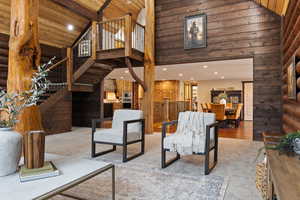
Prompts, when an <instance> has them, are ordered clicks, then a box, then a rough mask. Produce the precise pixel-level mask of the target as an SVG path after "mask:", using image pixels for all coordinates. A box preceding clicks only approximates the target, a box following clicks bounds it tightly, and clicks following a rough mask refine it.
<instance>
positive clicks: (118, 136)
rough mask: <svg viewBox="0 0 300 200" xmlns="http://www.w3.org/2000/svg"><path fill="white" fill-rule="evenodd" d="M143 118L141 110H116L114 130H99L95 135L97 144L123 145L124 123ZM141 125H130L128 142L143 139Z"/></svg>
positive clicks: (113, 123)
mask: <svg viewBox="0 0 300 200" xmlns="http://www.w3.org/2000/svg"><path fill="white" fill-rule="evenodd" d="M142 118H143V112H142V111H141V110H125V109H124V110H116V111H115V112H114V116H113V122H112V128H110V129H97V130H96V132H95V133H94V141H95V142H107V143H117V144H122V143H123V122H124V121H129V120H138V119H142ZM141 136H142V125H141V123H139V122H137V123H132V124H128V130H127V142H132V141H135V140H139V139H141Z"/></svg>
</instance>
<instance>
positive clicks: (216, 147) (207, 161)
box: [204, 144, 218, 175]
mask: <svg viewBox="0 0 300 200" xmlns="http://www.w3.org/2000/svg"><path fill="white" fill-rule="evenodd" d="M212 150H214V163H213V165H212V166H211V167H209V153H210V151H212ZM217 162H218V145H217V144H216V145H215V146H214V148H212V149H210V150H209V149H207V150H206V153H205V167H204V168H205V169H204V170H205V171H204V174H205V175H208V174H210V172H211V171H212V170H213V169H214V168H215V166H216V165H217Z"/></svg>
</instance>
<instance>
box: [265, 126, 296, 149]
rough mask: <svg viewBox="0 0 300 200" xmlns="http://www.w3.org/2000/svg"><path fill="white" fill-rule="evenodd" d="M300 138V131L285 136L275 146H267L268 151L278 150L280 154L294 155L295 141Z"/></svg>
mask: <svg viewBox="0 0 300 200" xmlns="http://www.w3.org/2000/svg"><path fill="white" fill-rule="evenodd" d="M297 138H300V131H297V132H295V133H290V134H287V135H286V136H284V137H283V138H282V139H281V140H280V143H279V144H277V145H275V146H267V147H266V148H267V149H274V150H278V151H279V152H280V153H285V154H288V155H291V154H293V153H294V145H295V139H297Z"/></svg>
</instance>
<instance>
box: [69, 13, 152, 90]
mask: <svg viewBox="0 0 300 200" xmlns="http://www.w3.org/2000/svg"><path fill="white" fill-rule="evenodd" d="M144 32H145V30H144V27H143V26H142V25H140V24H138V23H136V22H134V21H133V20H132V17H131V15H126V16H124V17H120V18H116V19H112V20H104V21H101V22H96V21H93V22H92V23H91V27H90V28H88V29H87V31H86V33H84V34H82V36H81V37H80V38H79V39H78V40H77V42H76V43H75V44H74V45H73V46H72V47H71V48H68V50H67V57H68V59H67V82H68V89H69V91H72V90H73V91H74V90H75V87H74V85H75V84H77V88H78V84H80V83H83V84H85V86H86V84H87V81H86V80H87V77H88V76H89V75H90V76H93V75H94V77H95V76H96V75H97V73H96V74H93V73H92V71H99V70H100V71H101V70H103V72H104V73H103V74H101V73H100V74H99V82H100V81H101V80H100V79H103V78H104V77H102V76H106V75H107V74H108V73H109V72H110V71H112V70H113V68H114V67H116V66H120V65H119V64H118V63H119V62H120V59H122V60H123V61H122V62H123V63H122V66H124V67H125V66H127V67H128V69H129V71H130V74H131V75H132V77H133V78H134V79H135V80H136V81H137V82H138V83H139V84H141V85H142V87H143V89H144V90H146V85H145V84H144V83H143V81H142V80H141V79H140V78H139V77H138V76H137V74H135V72H134V70H133V65H134V64H136V62H132V61H131V59H133V60H136V57H135V55H134V53H133V49H134V50H135V51H140V52H141V53H143V50H144V34H145V33H144ZM83 40H86V41H85V42H83ZM85 43H87V44H88V45H86V46H85V47H84V52H85V54H84V55H82V52H81V50H80V49H82V45H83V44H85ZM114 49H117V50H120V49H121V50H124V54H123V56H121V57H115V58H114V54H112V57H111V58H109V59H112V60H113V61H108V63H107V62H106V61H102V60H101V59H102V56H101V55H102V54H100V55H99V54H98V53H99V52H104V51H111V50H114ZM86 51H87V52H86ZM118 55H119V54H118ZM121 55H122V54H121ZM139 55H140V54H139ZM142 57H143V56H142ZM106 59H107V58H106ZM114 59H115V61H114ZM101 61H102V62H101ZM78 63H82V64H79V65H78ZM116 63H117V64H116ZM76 64H77V65H78V66H76ZM96 64H105V65H108V67H107V66H106V67H104V66H101V67H98V66H96ZM109 67H110V68H109ZM105 68H106V69H105ZM82 81H84V82H82ZM93 83H94V84H95V82H93ZM82 88H84V87H83V86H82V87H81V89H82Z"/></svg>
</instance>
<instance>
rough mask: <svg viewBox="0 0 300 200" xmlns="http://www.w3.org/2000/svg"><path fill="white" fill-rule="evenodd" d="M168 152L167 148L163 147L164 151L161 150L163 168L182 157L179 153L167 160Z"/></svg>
mask: <svg viewBox="0 0 300 200" xmlns="http://www.w3.org/2000/svg"><path fill="white" fill-rule="evenodd" d="M166 154H167V150H165V149H162V152H161V168H166V167H168V166H169V165H171V164H173V163H174V162H175V161H177V160H179V159H180V155H179V154H178V153H177V155H176V157H175V158H172V159H170V160H168V161H167V160H166V157H167V155H166Z"/></svg>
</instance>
